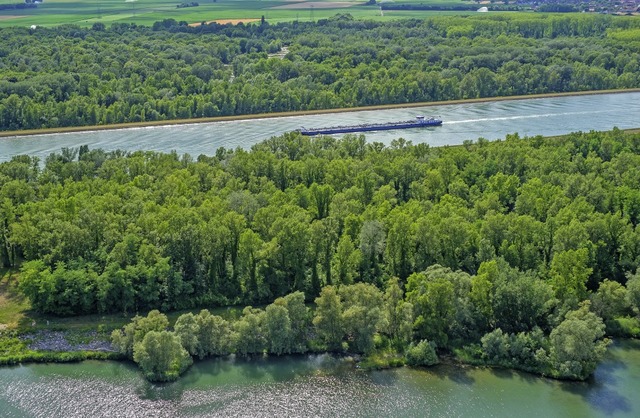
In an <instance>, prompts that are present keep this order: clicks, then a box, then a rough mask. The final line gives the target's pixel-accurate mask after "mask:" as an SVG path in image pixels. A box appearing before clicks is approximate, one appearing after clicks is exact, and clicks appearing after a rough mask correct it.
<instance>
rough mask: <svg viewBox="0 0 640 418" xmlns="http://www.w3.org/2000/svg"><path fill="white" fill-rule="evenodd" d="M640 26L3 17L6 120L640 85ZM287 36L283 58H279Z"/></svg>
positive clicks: (52, 123) (0, 48)
mask: <svg viewBox="0 0 640 418" xmlns="http://www.w3.org/2000/svg"><path fill="white" fill-rule="evenodd" d="M639 27H640V23H638V21H637V19H633V18H625V17H611V16H575V15H572V16H550V15H543V16H537V15H516V16H506V15H496V16H468V17H459V16H458V17H455V16H447V17H437V18H431V19H426V20H401V21H394V22H372V21H355V20H353V18H351V16H349V15H337V16H336V17H334V18H332V19H324V20H321V21H319V22H316V23H313V22H289V23H278V24H275V25H270V24H268V23H266V22H265V23H263V24H255V25H237V26H232V25H219V24H215V23H212V24H207V25H201V26H197V27H190V26H188V25H186V24H181V23H180V22H176V21H175V20H172V19H168V20H165V21H162V22H157V23H156V24H154V25H153V26H152V27H145V26H137V25H134V24H122V23H115V24H112V25H111V26H110V27H109V28H107V27H106V26H105V25H104V24H101V23H97V24H95V25H94V26H93V27H92V28H86V29H85V28H80V27H76V26H73V25H63V26H59V27H56V28H36V29H26V28H7V29H2V30H0V39H1V40H2V42H0V57H1V58H2V60H1V61H0V129H1V130H20V129H35V128H57V127H67V126H85V125H104V124H113V123H122V122H145V121H157V120H172V119H189V118H200V117H214V116H225V115H241V114H255V113H264V112H281V111H294V110H310V109H327V108H338V107H353V106H365V105H381V104H393V103H408V102H426V101H441V100H450V99H465V98H478V97H492V96H510V95H518V94H532V93H552V92H567V91H581V90H600V89H617V88H631V87H640V79H639V75H638V74H640V71H639V65H640V55H639V54H640V51H639V49H638V42H637V36H636V34H637V31H638V28H639ZM629 38H631V39H629ZM282 46H287V47H288V49H289V52H288V53H287V54H286V56H285V57H284V58H283V59H280V58H279V57H276V56H270V54H274V53H276V52H279V51H280V50H281V48H282Z"/></svg>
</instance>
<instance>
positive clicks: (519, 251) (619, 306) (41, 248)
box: [0, 129, 640, 381]
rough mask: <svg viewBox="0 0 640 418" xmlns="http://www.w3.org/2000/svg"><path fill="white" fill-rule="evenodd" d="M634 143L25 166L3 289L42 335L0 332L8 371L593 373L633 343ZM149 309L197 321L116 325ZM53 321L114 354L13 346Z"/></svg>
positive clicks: (8, 184)
mask: <svg viewBox="0 0 640 418" xmlns="http://www.w3.org/2000/svg"><path fill="white" fill-rule="evenodd" d="M639 153H640V137H639V136H638V134H637V133H635V134H633V133H625V132H623V131H620V130H618V129H614V130H612V131H608V132H589V133H572V134H568V135H563V136H559V137H554V138H547V139H545V138H543V137H540V136H539V137H527V138H520V137H519V136H518V135H517V134H513V135H508V136H507V137H506V138H505V140H504V141H496V142H489V141H486V140H482V139H479V140H478V141H476V142H473V143H468V144H465V145H464V146H461V147H440V148H429V147H425V146H424V144H416V145H414V144H411V143H410V142H406V141H403V140H397V141H394V142H392V144H390V145H389V146H375V145H373V144H367V143H366V142H365V140H364V136H363V135H360V136H356V135H345V136H344V137H343V138H341V139H335V138H331V137H318V138H308V137H304V136H302V135H300V134H298V133H295V132H293V133H286V134H283V135H281V136H279V137H274V138H271V139H269V140H266V141H263V142H262V143H259V144H257V145H256V146H255V147H254V149H252V150H251V151H240V150H238V151H233V150H230V151H228V152H227V153H225V154H220V155H216V156H211V157H204V156H201V157H199V158H198V160H197V161H194V160H193V159H191V158H190V157H187V156H185V157H178V156H177V155H173V154H162V153H157V152H147V153H134V154H132V155H122V154H115V153H106V152H104V151H101V150H89V149H86V148H81V149H80V150H75V151H74V150H72V149H67V150H63V152H62V154H56V155H57V157H56V156H54V157H52V158H48V159H47V161H46V163H45V166H44V167H38V165H33V162H32V161H31V159H30V157H28V156H22V157H19V158H16V159H14V160H12V161H10V162H5V163H2V164H0V174H2V175H3V176H4V177H3V178H4V184H3V186H2V188H0V194H2V195H3V196H5V199H4V203H3V204H4V206H3V211H2V212H1V213H2V215H3V216H4V217H5V218H4V222H5V223H6V224H7V225H8V228H7V229H6V232H5V234H4V235H2V236H1V237H0V238H1V239H3V240H4V241H3V245H2V246H1V247H0V261H2V263H3V264H4V265H10V266H13V267H12V268H11V270H10V272H9V273H8V274H5V277H4V278H3V281H2V282H0V286H2V287H1V288H2V290H3V294H2V295H1V296H2V297H3V298H5V300H13V301H15V302H16V303H24V302H21V301H24V300H26V299H25V298H28V301H29V303H30V307H29V306H27V305H22V306H25V308H24V309H29V308H30V309H31V312H32V313H37V315H38V318H39V319H38V322H39V323H38V324H36V323H35V319H34V320H33V322H32V324H31V326H29V324H28V320H27V318H25V317H23V318H22V319H21V320H17V321H15V322H14V323H15V324H16V325H18V330H15V329H14V330H5V331H3V332H2V335H3V337H2V339H1V340H0V362H2V363H4V364H8V363H12V362H16V361H77V360H80V359H83V358H87V357H86V356H97V357H98V358H112V356H114V357H117V356H122V357H126V358H129V359H132V360H134V361H135V362H136V363H138V364H139V365H140V367H141V368H142V369H143V370H144V372H145V375H147V377H148V378H149V379H150V380H160V381H164V380H173V379H176V378H177V377H178V376H179V375H180V373H181V372H183V371H184V370H185V369H186V368H187V367H188V365H189V364H191V362H192V361H193V360H192V356H195V357H199V358H205V357H208V356H221V355H227V354H230V353H235V354H236V355H240V356H244V355H256V354H258V355H262V354H264V353H271V354H274V355H282V354H289V353H305V352H318V351H329V352H338V353H353V354H357V355H358V356H361V357H360V358H361V359H362V361H361V362H360V366H361V367H362V368H384V367H393V366H399V365H402V364H415V365H427V364H433V363H434V362H435V361H437V357H436V354H440V355H443V354H444V355H445V356H454V357H455V358H457V359H459V360H460V361H462V362H464V363H468V364H476V365H478V364H480V365H493V366H500V367H508V368H514V369H520V370H524V371H529V372H533V373H537V374H540V375H544V376H550V377H555V378H561V379H576V380H583V379H585V378H587V377H588V376H589V375H590V374H591V373H592V372H593V370H594V369H595V367H596V366H597V364H598V362H599V359H600V358H601V357H602V355H603V354H604V351H605V349H606V346H607V344H608V339H606V338H604V337H605V335H609V336H615V337H637V336H638V335H639V334H640V332H639V328H640V327H639V322H638V315H639V313H640V310H639V308H640V274H639V273H638V270H637V268H638V266H639V265H640V228H637V227H636V226H637V224H639V223H640V191H638V184H637V182H636V181H635V179H636V178H637V177H636V175H638V171H639V170H640V168H638V167H640V162H638V161H637V160H638V158H640V157H639V156H638V154H639ZM269 167H271V168H269ZM621 167H623V168H624V169H621ZM142 168H144V169H143V170H142ZM451 170H454V171H451ZM351 172H357V173H360V174H359V175H358V176H356V177H355V178H354V177H353V176H349V175H345V173H351ZM340 173H342V174H340ZM258 176H260V177H258ZM257 182H259V183H260V184H261V185H260V187H257V186H256V185H257V184H258V183H257ZM562 185H565V186H562ZM80 190H84V191H83V192H80V193H79V191H80ZM125 197H126V203H125V201H124V200H122V199H123V198H125ZM114 199H115V201H116V202H115V203H114ZM117 202H120V203H117ZM142 202H146V203H145V204H144V205H143V204H141V203H142ZM61 208H62V209H61ZM136 208H137V209H136ZM61 210H62V211H61ZM18 213H19V214H20V216H17V214H18ZM87 216H88V217H87ZM107 219H119V221H118V222H120V223H122V224H123V225H128V226H127V227H126V228H125V229H120V228H118V229H112V228H113V227H112V226H110V225H109V223H108V222H107ZM452 228H453V230H452ZM118 230H120V232H118ZM66 231H74V232H73V234H71V235H61V234H65V232H66ZM127 231H129V232H127ZM131 231H135V233H132V232H131ZM54 235H55V237H54ZM52 243H55V244H52ZM207 248H209V249H215V250H214V251H209V250H207ZM2 249H4V250H2ZM185 249H188V251H189V253H185V252H184V251H185ZM23 260H24V261H23ZM16 268H19V270H20V273H19V275H18V274H16V273H15V269H16ZM8 289H10V290H11V292H12V293H10V292H8ZM291 292H293V293H291ZM303 292H304V293H303ZM274 300H275V301H274ZM269 302H272V303H271V304H270V305H267V304H268V303H269ZM310 302H315V310H314V311H313V313H312V312H311V311H309V309H308V308H307V307H306V306H307V305H306V304H308V303H310ZM226 306H247V307H246V308H245V309H243V310H242V313H239V311H238V309H236V308H234V311H233V312H229V308H224V307H226ZM251 306H261V307H262V308H252V307H251ZM202 307H212V308H213V307H219V308H218V309H222V310H225V309H226V310H227V312H228V315H227V316H226V317H225V316H223V314H221V313H213V314H211V313H209V312H208V311H206V312H205V311H201V312H200V313H199V314H195V313H194V312H195V311H194V310H195V309H199V308H202ZM158 308H159V309H162V310H163V311H165V312H191V313H186V314H182V315H180V316H177V315H176V314H174V315H173V316H172V318H171V320H170V321H169V320H168V319H167V317H164V314H160V313H159V312H157V311H155V312H156V313H155V314H153V315H151V317H152V318H151V319H150V318H149V317H146V318H144V317H138V316H136V317H135V318H134V320H133V322H132V323H130V324H123V322H124V321H126V319H128V318H130V317H131V313H132V312H134V313H135V312H150V311H151V312H154V309H158ZM127 313H128V314H127ZM0 314H3V313H2V311H0ZM85 314H94V315H97V316H93V317H92V318H94V320H91V321H89V322H86V323H82V322H83V320H82V318H83V317H82V316H81V315H85ZM113 314H115V315H113ZM14 315H16V313H15V312H14ZM18 315H21V314H20V313H18ZM59 317H68V318H69V319H70V320H73V318H79V321H80V323H79V324H77V326H76V327H75V328H72V329H75V331H70V337H71V339H72V340H73V341H85V340H87V339H92V338H93V339H96V338H97V339H101V340H102V341H107V342H108V337H107V335H108V332H109V331H111V330H116V331H114V332H113V333H112V343H113V345H114V348H115V349H116V351H117V353H111V352H100V354H87V353H88V352H87V351H78V352H75V353H80V354H69V352H67V351H62V352H57V353H56V352H51V351H37V350H33V347H34V346H32V345H31V346H30V345H29V344H32V343H33V341H31V342H29V343H27V342H26V341H24V340H21V339H20V338H18V337H19V336H20V335H22V334H25V332H26V331H27V330H33V329H34V328H36V329H40V330H42V329H46V328H47V327H48V325H49V324H48V323H47V327H45V325H44V323H43V321H48V320H49V318H51V319H52V322H54V321H53V319H54V318H59ZM163 317H164V318H163ZM85 318H87V317H85ZM96 319H97V320H96ZM4 321H5V322H7V320H4ZM63 322H64V320H62V319H61V320H60V321H55V323H53V324H52V325H51V329H50V330H51V331H59V330H61V329H64V328H65V326H64V325H60V324H61V323H63ZM105 323H107V324H108V325H106V324H105ZM170 323H172V324H174V325H173V327H172V328H170V327H169V324H170ZM98 324H99V325H98ZM96 327H97V328H98V329H96ZM169 329H172V330H171V331H169ZM202 330H204V332H203V331H202ZM92 331H97V332H98V334H99V335H100V336H99V337H97V335H98V334H91V332H92ZM88 333H89V334H90V335H92V337H87V335H88ZM147 335H150V336H149V338H147ZM56 338H58V337H56ZM28 339H37V337H28ZM575 341H580V342H581V345H580V347H578V348H579V350H576V347H574V343H575ZM216 344H217V345H216ZM220 344H222V345H220ZM158 347H169V348H168V349H167V352H171V353H173V357H171V361H168V362H167V363H166V364H165V365H164V366H163V365H157V364H155V363H154V360H153V359H155V358H158V356H156V355H155V354H154V350H157V348H158ZM91 353H93V352H91ZM92 358H94V357H92ZM164 360H167V358H166V357H164ZM166 367H168V369H166Z"/></svg>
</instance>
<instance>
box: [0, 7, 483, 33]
mask: <svg viewBox="0 0 640 418" xmlns="http://www.w3.org/2000/svg"><path fill="white" fill-rule="evenodd" d="M185 1H187V2H189V0H185ZM21 2H22V0H0V4H15V3H21ZM180 3H182V0H135V1H133V0H44V1H43V3H41V4H39V5H38V7H37V8H35V9H12V10H0V28H1V27H8V26H23V27H30V26H32V25H36V26H58V25H61V24H74V25H78V26H83V27H86V26H91V25H93V24H94V23H96V22H102V23H104V24H105V25H106V26H110V25H111V24H112V23H114V22H120V23H136V24H139V25H145V26H151V25H152V24H153V23H154V22H157V21H160V20H163V19H175V20H177V21H185V22H188V23H189V24H198V23H200V22H210V21H218V20H222V21H223V22H222V23H226V22H224V21H226V20H233V21H237V20H242V19H260V18H262V16H264V17H265V19H267V21H268V22H269V23H277V22H283V21H292V20H299V21H310V20H318V19H325V18H328V17H331V16H334V15H335V14H337V13H349V14H351V15H352V16H353V17H354V18H356V19H375V20H392V19H398V18H423V17H427V16H433V15H436V14H437V15H443V14H465V13H464V12H437V11H400V10H385V11H384V12H383V11H381V10H380V7H379V6H377V5H367V4H366V1H364V0H359V1H349V0H343V1H338V0H320V1H302V0H300V1H299V0H288V1H274V0H262V1H256V0H215V1H213V0H201V1H198V3H199V6H198V7H185V8H177V7H176V6H177V5H178V4H180ZM401 3H425V4H433V5H459V4H461V2H460V1H459V0H458V1H455V0H402V1H401ZM469 3H470V4H472V3H475V2H469Z"/></svg>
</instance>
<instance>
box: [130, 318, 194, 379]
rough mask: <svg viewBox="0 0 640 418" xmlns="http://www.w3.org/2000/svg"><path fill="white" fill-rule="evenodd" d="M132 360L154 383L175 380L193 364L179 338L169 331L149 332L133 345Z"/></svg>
mask: <svg viewBox="0 0 640 418" xmlns="http://www.w3.org/2000/svg"><path fill="white" fill-rule="evenodd" d="M133 360H134V361H135V362H136V363H137V364H138V366H140V368H141V369H142V371H143V373H144V374H145V377H146V378H147V379H149V380H151V381H154V382H167V381H172V380H176V379H177V378H178V377H179V376H180V375H181V374H182V373H183V372H184V371H185V370H186V369H187V368H189V366H190V365H191V363H192V362H193V360H192V359H191V356H189V353H187V351H186V350H185V349H184V348H183V347H182V345H181V344H180V338H179V337H178V336H177V335H175V334H174V333H172V332H169V331H149V332H148V333H147V334H146V335H145V336H144V338H143V339H142V341H141V342H139V343H136V344H135V346H134V348H133Z"/></svg>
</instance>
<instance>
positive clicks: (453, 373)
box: [429, 364, 476, 386]
mask: <svg viewBox="0 0 640 418" xmlns="http://www.w3.org/2000/svg"><path fill="white" fill-rule="evenodd" d="M473 369H474V368H473V366H464V365H449V364H442V365H439V366H435V367H433V368H432V369H429V370H430V371H433V374H434V375H435V376H437V377H438V378H440V379H448V380H451V381H452V382H455V383H457V384H460V385H466V386H471V385H473V384H474V383H475V382H476V379H474V378H473V377H472V376H471V373H472V370H473Z"/></svg>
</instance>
